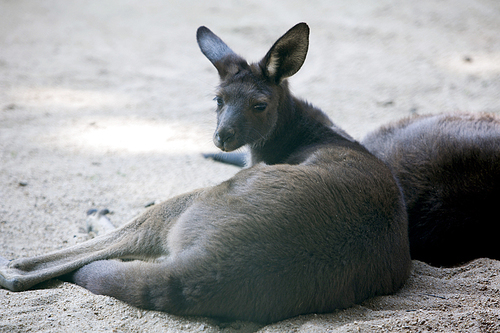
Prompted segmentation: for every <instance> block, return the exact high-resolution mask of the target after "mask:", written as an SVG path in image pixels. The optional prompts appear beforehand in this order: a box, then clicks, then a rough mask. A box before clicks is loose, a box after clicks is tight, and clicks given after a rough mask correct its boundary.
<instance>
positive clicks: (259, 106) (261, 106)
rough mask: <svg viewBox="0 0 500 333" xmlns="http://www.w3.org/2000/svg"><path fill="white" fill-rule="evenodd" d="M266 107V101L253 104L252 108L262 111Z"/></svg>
mask: <svg viewBox="0 0 500 333" xmlns="http://www.w3.org/2000/svg"><path fill="white" fill-rule="evenodd" d="M266 108H267V103H259V104H255V105H254V106H253V109H254V110H255V111H257V112H262V111H264V110H265V109H266Z"/></svg>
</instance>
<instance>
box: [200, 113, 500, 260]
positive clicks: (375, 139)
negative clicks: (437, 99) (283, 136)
mask: <svg viewBox="0 0 500 333" xmlns="http://www.w3.org/2000/svg"><path fill="white" fill-rule="evenodd" d="M361 143H362V144H363V146H365V147H366V148H367V149H368V150H369V151H370V152H371V153H373V154H374V155H375V156H377V157H379V158H380V159H381V160H383V161H384V162H385V163H387V164H388V165H389V167H390V168H391V169H392V171H393V173H394V175H395V176H396V178H397V179H398V180H399V183H400V185H401V188H402V191H403V194H404V197H405V202H406V206H407V212H408V224H409V238H410V253H411V257H412V259H417V260H421V261H425V262H427V263H429V264H431V265H435V266H453V265H458V264H462V263H464V262H467V261H470V260H472V259H476V258H481V257H487V258H492V259H500V247H499V246H498V245H497V244H498V240H497V238H498V235H497V234H498V232H497V231H496V223H495V221H496V215H497V212H496V205H497V204H498V203H500V117H498V116H496V115H493V114H442V115H433V116H431V115H428V116H417V117H411V118H407V119H403V120H401V121H398V122H394V123H392V124H389V125H386V126H383V127H381V128H380V129H378V130H376V131H374V132H372V133H370V134H368V135H367V136H366V137H365V138H364V139H363V140H362V141H361ZM207 155H208V157H211V158H213V159H215V160H219V161H222V162H225V163H231V164H235V165H238V166H243V165H244V164H245V156H244V155H245V154H243V153H230V154H227V155H226V154H207ZM228 159H230V160H228Z"/></svg>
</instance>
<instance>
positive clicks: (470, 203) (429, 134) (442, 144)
mask: <svg viewBox="0 0 500 333" xmlns="http://www.w3.org/2000/svg"><path fill="white" fill-rule="evenodd" d="M362 144H363V145H364V146H365V147H366V148H367V149H368V150H369V151H370V152H372V153H373V154H375V155H376V156H378V157H379V158H380V159H381V160H383V161H384V162H386V163H387V164H388V165H389V166H390V168H391V169H392V171H393V172H394V174H395V176H396V178H397V179H398V180H399V183H400V184H401V188H402V190H403V193H404V197H405V201H406V205H407V210H408V219H409V237H410V253H411V256H412V258H413V259H418V260H421V261H425V262H427V263H429V264H431V265H435V266H453V265H457V264H461V263H464V262H467V261H470V260H472V259H475V258H480V257H488V258H492V259H500V247H499V246H498V232H497V229H496V223H494V220H496V219H497V218H498V217H496V213H497V212H496V208H495V207H496V205H497V204H498V203H499V202H500V117H498V116H495V115H492V114H442V115H433V116H431V115H428V116H419V117H413V118H407V119H404V120H401V121H399V122H396V123H393V124H390V125H387V126H383V127H382V128H380V129H379V130H377V131H375V132H373V133H371V134H369V135H367V136H366V138H364V139H363V140H362Z"/></svg>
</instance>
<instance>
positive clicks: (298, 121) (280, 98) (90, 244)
mask: <svg viewBox="0 0 500 333" xmlns="http://www.w3.org/2000/svg"><path fill="white" fill-rule="evenodd" d="M308 36H309V28H308V27H307V25H306V24H304V23H301V24H298V25H296V26H295V27H293V28H292V29H290V30H289V31H288V32H287V33H286V34H285V35H283V36H282V37H281V38H280V39H279V40H278V41H277V42H276V43H275V44H274V45H273V46H272V47H271V49H270V50H269V52H268V53H267V54H266V56H265V57H264V58H263V59H262V60H261V61H260V62H258V63H255V64H251V65H249V64H248V63H247V62H246V61H245V60H244V59H242V58H241V57H239V56H238V55H236V54H235V53H234V52H233V51H232V50H231V49H230V48H229V47H228V46H227V45H226V44H225V43H224V42H223V41H222V40H221V39H219V38H218V37H217V36H216V35H214V34H213V33H212V32H211V31H210V30H209V29H207V28H205V27H200V28H199V29H198V32H197V39H198V44H199V46H200V48H201V50H202V52H203V53H204V54H205V55H206V57H207V58H208V59H209V60H210V61H211V62H212V63H213V64H214V66H215V67H216V68H217V70H218V72H219V75H220V79H221V82H220V86H219V88H218V93H217V97H216V101H217V129H216V131H215V135H214V142H215V144H216V145H217V146H218V147H220V148H221V149H222V150H223V151H231V150H234V149H237V148H239V147H241V146H243V145H249V147H250V150H251V154H252V161H253V163H254V166H253V167H251V168H248V169H245V170H242V171H240V172H239V173H238V174H236V175H235V176H234V177H233V178H231V179H229V180H228V181H225V182H223V183H222V184H220V185H218V186H214V187H211V188H205V189H201V190H198V191H194V192H191V193H187V194H185V195H181V196H178V197H175V198H173V199H170V200H168V201H166V202H164V203H162V204H160V205H157V206H154V207H152V208H151V209H149V210H147V211H146V212H145V213H144V214H142V215H141V216H139V217H137V218H136V219H135V220H133V221H131V222H130V223H129V224H126V225H125V226H123V227H121V228H119V229H116V230H115V231H112V232H110V233H108V234H105V235H102V236H99V237H97V238H94V239H92V240H89V241H87V242H84V243H81V244H78V245H76V246H73V247H70V248H67V249H63V250H60V251H56V252H53V253H49V254H46V255H40V256H38V257H32V258H24V259H17V260H13V261H11V262H7V261H6V260H5V259H3V262H2V263H0V283H1V285H2V286H4V287H5V288H8V289H11V290H25V289H27V288H30V287H32V286H33V285H35V284H37V283H39V282H42V281H44V280H47V279H50V278H53V277H57V276H61V275H63V274H68V273H70V272H73V271H75V270H76V271H75V272H74V273H73V274H72V279H73V281H74V282H75V283H77V284H79V285H81V286H83V287H85V288H87V289H89V290H90V291H92V292H94V293H96V294H105V295H110V296H113V297H115V298H117V299H120V300H123V301H125V302H127V303H130V304H132V305H135V306H138V307H141V308H146V309H154V310H162V311H167V312H169V313H172V314H177V315H200V316H214V317H221V318H226V319H243V320H251V321H257V322H261V323H269V322H273V321H278V320H281V319H285V318H288V317H292V316H295V315H299V314H305V313H312V312H316V313H321V312H330V311H332V310H334V309H337V308H345V307H349V306H351V305H353V304H355V303H358V302H361V301H363V300H365V299H367V298H369V297H372V296H375V295H383V294H389V293H393V292H395V291H396V290H398V288H400V287H401V286H402V284H403V283H404V282H405V280H406V279H407V277H408V274H409V271H410V266H411V261H410V254H409V245H408V234H407V233H408V230H407V216H406V210H405V206H404V202H403V199H402V195H401V192H400V189H399V187H398V185H397V183H396V181H395V179H394V177H393V176H392V174H391V172H390V170H389V168H388V167H387V166H386V165H385V164H384V163H383V162H381V161H380V160H379V159H378V158H376V157H375V156H373V155H372V154H370V153H369V152H368V151H367V150H366V149H365V148H364V147H363V146H361V145H360V144H359V143H357V142H355V141H354V140H352V139H351V138H349V137H348V136H347V135H345V134H344V133H343V132H342V131H337V130H335V129H333V128H332V127H331V126H326V125H325V122H327V123H330V122H329V120H328V121H327V117H326V116H325V115H324V114H323V113H322V112H321V111H320V110H318V109H316V108H314V107H313V106H311V105H310V104H308V103H306V102H304V101H302V100H299V99H297V98H295V97H293V96H292V95H291V94H290V91H289V89H288V85H287V81H286V78H287V77H289V76H291V75H293V74H295V73H296V72H297V71H298V70H299V69H300V67H301V66H302V63H303V62H304V60H305V57H306V53H307V49H308V38H309V37H308ZM113 259H137V260H134V261H120V260H113Z"/></svg>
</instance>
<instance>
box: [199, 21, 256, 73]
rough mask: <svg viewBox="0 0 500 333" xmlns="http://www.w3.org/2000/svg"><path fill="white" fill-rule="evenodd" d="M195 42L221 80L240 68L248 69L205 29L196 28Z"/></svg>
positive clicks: (216, 37) (244, 63) (245, 63)
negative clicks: (215, 69)
mask: <svg viewBox="0 0 500 333" xmlns="http://www.w3.org/2000/svg"><path fill="white" fill-rule="evenodd" d="M196 40H197V41H198V46H199V47H200V50H201V52H203V54H204V55H205V56H206V57H207V58H208V60H210V62H211V63H212V64H213V65H214V66H215V68H217V71H218V72H219V76H220V77H221V79H223V78H224V77H226V75H228V74H235V73H237V72H238V71H239V69H241V68H242V67H245V68H246V67H248V64H247V62H246V61H245V60H244V59H243V58H241V57H240V56H238V55H237V54H236V53H234V52H233V50H231V49H230V48H229V46H227V45H226V43H224V42H223V41H222V39H220V38H219V37H218V36H217V35H216V34H214V33H213V32H212V31H211V30H210V29H208V28H207V27H203V26H202V27H199V28H198V31H197V32H196Z"/></svg>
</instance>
